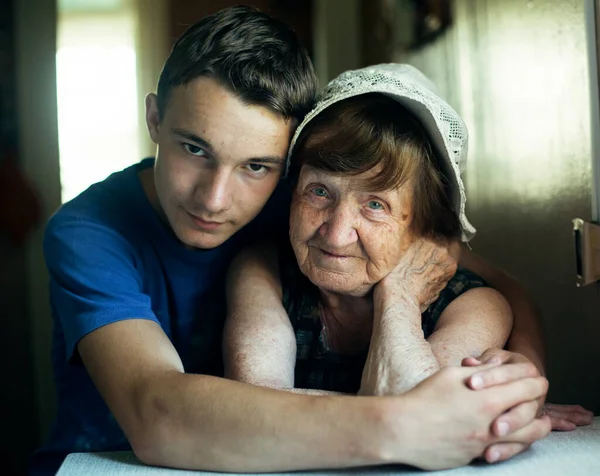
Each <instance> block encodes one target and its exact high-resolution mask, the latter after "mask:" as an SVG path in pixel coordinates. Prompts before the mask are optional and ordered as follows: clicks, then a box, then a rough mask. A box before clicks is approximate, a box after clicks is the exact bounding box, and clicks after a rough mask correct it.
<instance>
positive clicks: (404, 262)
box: [374, 238, 460, 312]
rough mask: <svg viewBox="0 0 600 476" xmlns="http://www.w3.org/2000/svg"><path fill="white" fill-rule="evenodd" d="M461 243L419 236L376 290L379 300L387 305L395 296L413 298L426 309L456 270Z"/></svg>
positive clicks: (391, 303) (421, 308)
mask: <svg viewBox="0 0 600 476" xmlns="http://www.w3.org/2000/svg"><path fill="white" fill-rule="evenodd" d="M459 255H460V245H459V243H458V242H456V241H453V242H449V243H438V242H434V241H432V240H429V239H425V238H417V239H415V240H414V241H413V242H412V244H411V245H410V246H409V247H408V248H407V249H406V251H405V252H404V253H403V255H402V259H401V260H400V263H398V265H397V266H396V267H395V268H394V269H393V270H392V272H391V273H390V274H388V275H387V276H386V277H385V278H384V279H383V280H382V281H381V282H380V283H379V284H377V286H376V287H375V291H374V298H375V302H376V304H379V305H381V306H383V308H384V309H385V308H386V307H388V306H391V305H393V303H394V302H395V300H396V299H406V298H408V299H411V300H413V301H414V302H415V304H416V305H418V306H419V308H420V310H421V312H424V311H425V310H426V309H427V308H428V307H429V305H430V304H431V303H433V302H434V301H435V300H436V299H437V298H438V296H439V294H440V292H441V291H442V290H443V289H444V287H445V286H446V284H448V281H449V280H450V279H451V278H452V276H454V274H455V273H456V268H457V263H458V258H459Z"/></svg>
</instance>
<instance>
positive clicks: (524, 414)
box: [462, 349, 594, 459]
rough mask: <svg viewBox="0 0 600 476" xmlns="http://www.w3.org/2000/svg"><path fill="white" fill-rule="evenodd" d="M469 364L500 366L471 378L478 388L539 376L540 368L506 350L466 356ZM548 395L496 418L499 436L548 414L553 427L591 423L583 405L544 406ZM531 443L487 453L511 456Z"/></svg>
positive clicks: (566, 428) (495, 448)
mask: <svg viewBox="0 0 600 476" xmlns="http://www.w3.org/2000/svg"><path fill="white" fill-rule="evenodd" d="M462 365H463V366H465V367H475V366H480V365H495V366H497V367H493V368H489V369H486V370H482V371H481V372H478V373H475V374H473V375H472V376H471V377H470V378H469V379H467V385H468V386H469V387H470V388H472V389H474V390H481V389H484V388H490V387H493V386H495V385H502V384H506V383H507V382H510V381H514V380H516V379H519V378H523V377H522V375H524V374H525V375H527V376H529V377H539V375H540V372H539V370H538V368H537V367H536V366H535V365H534V364H533V363H531V361H530V360H529V359H527V358H526V357H525V356H524V355H522V354H519V353H517V352H509V351H506V350H502V349H488V350H486V351H485V352H484V353H483V354H481V356H479V358H474V357H467V358H466V359H463V361H462ZM545 398H546V395H545V394H544V395H541V396H540V397H539V398H538V399H537V400H534V401H528V402H521V403H519V404H518V405H516V406H515V407H513V408H511V409H510V410H509V411H508V412H506V413H505V414H504V415H501V416H500V417H498V418H496V420H495V421H494V422H493V424H492V431H493V433H494V434H495V435H497V436H504V435H509V434H511V433H513V432H516V431H519V430H520V429H521V428H524V427H526V426H527V425H529V424H531V422H532V421H534V420H535V419H539V418H541V417H543V416H545V415H547V416H548V417H549V418H550V422H551V425H552V430H563V431H569V430H574V429H575V428H576V426H578V425H589V424H590V423H591V422H592V419H593V416H594V415H593V413H592V412H589V411H588V410H585V409H584V408H582V407H580V406H579V405H575V406H567V405H554V404H546V405H544V401H545ZM527 448H528V445H519V444H494V445H491V446H490V447H489V448H488V449H487V450H486V459H487V455H489V454H491V453H492V452H498V453H500V454H501V455H502V457H503V459H504V458H510V457H512V456H514V455H516V454H517V453H520V452H522V451H525V450H526V449H527Z"/></svg>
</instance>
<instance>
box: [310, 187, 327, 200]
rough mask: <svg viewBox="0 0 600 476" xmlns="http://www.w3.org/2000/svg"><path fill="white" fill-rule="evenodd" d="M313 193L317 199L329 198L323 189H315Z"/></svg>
mask: <svg viewBox="0 0 600 476" xmlns="http://www.w3.org/2000/svg"><path fill="white" fill-rule="evenodd" d="M312 193H313V194H315V195H316V196H317V197H322V198H326V197H327V196H328V195H327V190H325V189H324V188H323V187H315V188H313V189H312Z"/></svg>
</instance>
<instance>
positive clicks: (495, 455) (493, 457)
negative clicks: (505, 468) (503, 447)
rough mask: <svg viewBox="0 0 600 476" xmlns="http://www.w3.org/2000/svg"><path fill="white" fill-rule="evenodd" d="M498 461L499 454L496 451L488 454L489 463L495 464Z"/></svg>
mask: <svg viewBox="0 0 600 476" xmlns="http://www.w3.org/2000/svg"><path fill="white" fill-rule="evenodd" d="M499 459H500V452H499V451H497V450H492V452H491V453H490V459H489V461H490V463H495V462H496V461H498V460H499Z"/></svg>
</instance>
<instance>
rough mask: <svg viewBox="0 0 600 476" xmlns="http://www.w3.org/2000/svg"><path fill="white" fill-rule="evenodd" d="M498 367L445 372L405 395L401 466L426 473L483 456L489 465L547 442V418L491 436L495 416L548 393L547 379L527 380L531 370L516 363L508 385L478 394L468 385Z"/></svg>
mask: <svg viewBox="0 0 600 476" xmlns="http://www.w3.org/2000/svg"><path fill="white" fill-rule="evenodd" d="M496 368H502V366H501V367H495V368H494V367H491V366H483V367H482V368H481V369H474V368H467V367H445V368H443V369H442V370H440V371H439V372H437V373H436V374H434V375H433V376H431V377H430V378H428V379H426V380H424V381H423V382H422V383H421V384H419V385H418V386H416V387H415V388H414V389H413V390H411V391H409V392H407V393H405V394H404V397H405V399H404V402H403V405H404V409H405V410H406V411H405V412H403V418H404V419H405V421H404V422H403V423H400V422H398V427H399V428H402V430H401V431H403V432H405V433H404V434H403V435H400V436H401V438H400V439H401V441H404V442H405V447H404V448H403V450H405V451H406V452H407V454H405V455H403V459H402V461H403V462H405V463H408V464H412V465H414V466H418V467H420V468H423V469H427V470H438V469H447V468H453V467H457V466H462V465H465V464H468V463H470V462H471V461H472V460H473V459H476V458H479V457H481V456H483V457H485V459H486V460H487V461H488V462H495V461H502V460H504V459H508V458H510V457H511V456H513V455H514V454H516V452H515V451H513V452H512V453H511V451H507V449H508V450H511V449H513V448H515V447H516V448H526V447H528V446H529V445H531V443H533V442H534V441H536V440H539V439H541V438H543V437H545V436H546V435H547V434H548V433H549V432H550V421H549V419H548V417H546V416H544V417H542V418H538V419H534V418H530V421H529V423H528V424H527V425H525V426H524V427H523V428H521V429H519V430H518V431H515V432H512V433H510V434H507V435H505V436H502V437H499V436H497V435H495V434H494V433H493V432H492V425H491V424H492V422H493V421H494V420H495V419H497V418H498V416H500V415H502V414H503V413H504V412H505V411H506V410H508V409H510V408H513V407H514V406H516V405H518V404H519V403H522V402H534V401H535V400H536V399H538V398H540V397H541V396H543V395H545V394H546V392H547V389H548V382H547V380H546V379H545V378H543V377H530V376H529V375H530V369H529V368H528V367H527V366H524V365H520V364H515V367H514V368H513V369H512V377H513V378H512V379H511V380H510V381H508V382H507V383H497V384H496V385H493V386H491V387H489V388H484V389H482V390H478V391H474V390H472V389H470V388H468V386H467V385H466V382H467V381H469V379H470V378H471V377H472V376H473V374H475V373H481V372H482V371H491V370H495V369H496ZM440 396H443V397H442V398H440ZM424 407H425V408H430V411H423V408H424ZM390 423H392V424H393V423H394V422H390ZM394 440H395V438H391V441H394ZM493 445H498V447H497V448H499V450H497V451H495V447H494V446H493ZM490 448H491V449H490Z"/></svg>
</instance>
